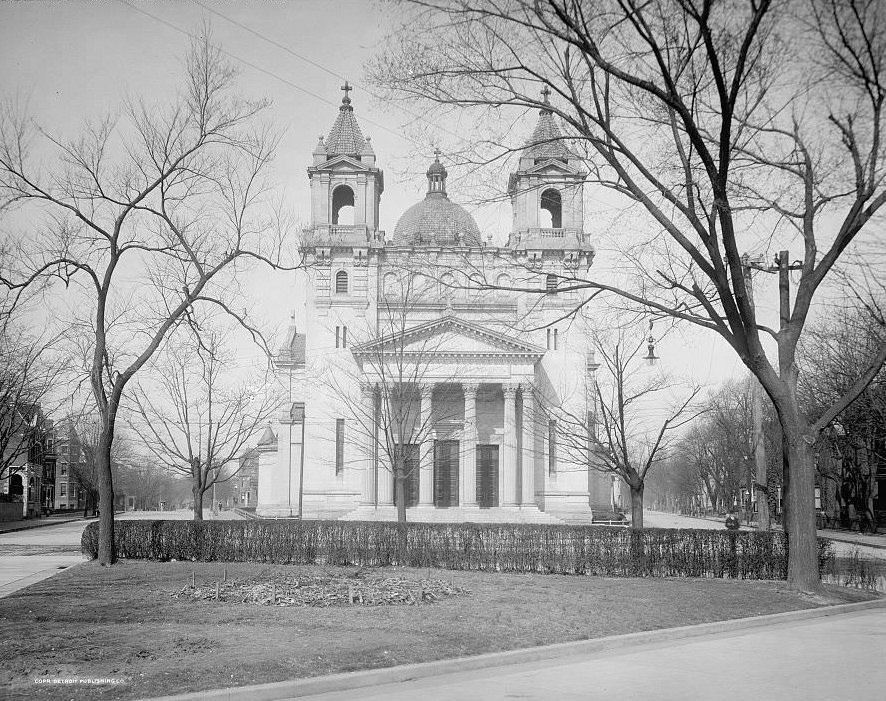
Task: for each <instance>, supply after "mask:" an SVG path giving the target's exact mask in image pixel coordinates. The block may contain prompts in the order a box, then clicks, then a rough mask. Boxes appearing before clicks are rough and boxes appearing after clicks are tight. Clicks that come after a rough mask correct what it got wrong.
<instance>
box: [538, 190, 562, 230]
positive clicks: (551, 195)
mask: <svg viewBox="0 0 886 701" xmlns="http://www.w3.org/2000/svg"><path fill="white" fill-rule="evenodd" d="M539 225H540V226H541V227H542V228H545V229H560V228H562V227H563V201H562V199H561V197H560V191H559V190H555V189H554V188H548V189H547V190H545V191H544V192H542V193H541V212H539Z"/></svg>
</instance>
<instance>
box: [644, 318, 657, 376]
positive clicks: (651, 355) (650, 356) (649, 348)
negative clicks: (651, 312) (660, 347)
mask: <svg viewBox="0 0 886 701" xmlns="http://www.w3.org/2000/svg"><path fill="white" fill-rule="evenodd" d="M643 360H645V361H646V364H647V365H649V366H650V367H651V366H653V365H655V362H656V361H657V360H659V357H658V356H657V355H656V354H655V336H653V335H652V319H650V320H649V335H648V336H647V337H646V355H644V356H643Z"/></svg>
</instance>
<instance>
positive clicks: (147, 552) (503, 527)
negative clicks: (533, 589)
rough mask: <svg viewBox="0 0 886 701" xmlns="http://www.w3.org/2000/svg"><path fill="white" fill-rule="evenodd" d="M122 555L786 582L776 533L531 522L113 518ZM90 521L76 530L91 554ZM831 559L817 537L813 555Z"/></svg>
mask: <svg viewBox="0 0 886 701" xmlns="http://www.w3.org/2000/svg"><path fill="white" fill-rule="evenodd" d="M115 533H116V539H117V552H118V553H119V556H120V557H125V558H135V559H145V560H160V561H168V560H193V561H202V562H212V561H227V562H258V563H275V564H293V565H316V564H326V565H340V566H359V567H374V566H388V565H402V566H410V567H436V568H443V569H454V570H481V571H490V572H535V573H541V574H580V575H600V576H624V577H730V578H738V579H785V578H786V576H787V538H786V537H785V535H784V534H783V533H780V532H770V533H763V532H757V531H738V532H735V531H714V530H683V529H680V530H675V529H649V530H643V531H628V530H623V529H612V528H605V527H595V526H548V525H529V524H471V523H461V524H430V523H417V524H411V525H410V527H409V532H408V539H407V544H406V548H405V550H401V548H400V541H399V539H398V530H397V524H395V523H384V522H381V523H380V522H371V523H370V522H346V521H206V522H195V521H121V522H120V523H119V524H117V528H116V531H115ZM97 543H98V529H97V524H95V523H92V524H90V525H89V526H88V527H87V528H86V530H85V531H84V532H83V540H82V548H83V552H84V553H85V554H86V555H88V556H90V557H92V558H94V557H96V552H97ZM831 557H832V555H831V548H830V542H829V541H827V540H825V539H820V540H819V558H820V560H821V561H822V563H824V562H825V561H827V560H828V559H830V558H831Z"/></svg>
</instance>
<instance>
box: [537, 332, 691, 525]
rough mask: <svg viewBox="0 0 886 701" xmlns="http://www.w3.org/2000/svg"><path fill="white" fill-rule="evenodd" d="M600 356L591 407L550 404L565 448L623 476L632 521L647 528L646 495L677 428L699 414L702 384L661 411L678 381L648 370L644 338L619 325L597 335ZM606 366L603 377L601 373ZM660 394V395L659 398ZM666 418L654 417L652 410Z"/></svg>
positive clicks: (597, 467)
mask: <svg viewBox="0 0 886 701" xmlns="http://www.w3.org/2000/svg"><path fill="white" fill-rule="evenodd" d="M594 350H595V358H599V359H600V360H601V361H602V362H601V363H600V364H599V366H598V368H597V369H596V370H595V372H594V380H593V386H592V387H590V391H591V392H592V393H593V401H592V406H593V409H592V411H590V412H588V413H587V414H584V415H580V414H578V413H576V412H574V411H570V410H569V409H566V408H565V407H561V406H552V405H550V404H547V405H546V407H545V408H546V410H547V411H548V412H549V413H550V414H551V415H552V416H554V417H556V421H557V423H558V425H560V426H562V427H563V430H562V431H561V435H562V436H563V437H562V438H561V446H562V447H561V449H562V450H565V451H566V452H568V453H570V454H572V455H573V456H575V457H576V458H577V459H576V460H575V461H576V462H577V463H579V464H583V465H588V466H589V467H590V468H592V469H595V470H598V471H600V472H603V473H606V474H610V475H614V476H615V477H616V478H618V479H620V480H623V481H624V482H625V483H626V484H627V485H628V488H629V489H630V493H631V525H632V527H633V528H635V529H642V528H643V493H644V490H645V485H646V477H647V475H648V474H649V472H650V470H652V469H653V467H654V466H656V465H657V464H659V463H660V462H662V461H663V460H666V459H667V458H668V457H670V449H671V447H672V443H673V437H674V431H676V430H678V429H680V428H681V427H683V426H685V425H686V424H687V423H689V422H690V421H692V420H693V419H694V418H695V417H696V416H697V415H698V409H697V408H696V407H694V406H693V402H694V400H695V398H696V397H697V395H698V393H699V391H700V390H699V388H697V387H695V388H691V389H689V390H688V391H687V392H680V393H679V395H681V396H679V397H678V398H677V400H676V401H675V402H672V406H669V407H666V408H664V409H662V408H661V407H660V406H655V404H656V402H661V401H664V399H665V397H666V395H667V394H669V393H673V392H674V390H675V389H676V387H677V385H676V383H674V382H673V381H671V380H670V379H668V377H667V376H666V375H665V374H663V373H655V372H651V373H644V372H643V370H642V364H643V362H644V359H643V356H642V355H641V353H642V352H643V351H644V350H647V342H646V339H645V338H641V339H640V340H639V341H637V340H636V339H632V338H631V334H630V332H629V331H627V330H625V329H618V330H617V331H616V332H614V333H613V335H612V337H611V338H610V337H606V336H604V335H600V334H598V335H596V336H595V338H594ZM600 368H602V377H600V376H598V373H600ZM660 398H661V399H660ZM650 412H652V413H655V414H662V415H663V418H660V419H659V418H656V419H652V420H650V419H649V416H648V415H649V413H650Z"/></svg>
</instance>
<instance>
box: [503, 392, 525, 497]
mask: <svg viewBox="0 0 886 701" xmlns="http://www.w3.org/2000/svg"><path fill="white" fill-rule="evenodd" d="M519 387H520V385H503V387H502V389H503V390H504V395H505V408H504V414H505V416H504V429H505V436H504V438H505V441H504V458H503V460H502V464H501V465H499V468H498V469H499V472H498V493H499V500H498V503H499V505H500V506H516V505H517V389H518V388H519Z"/></svg>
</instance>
